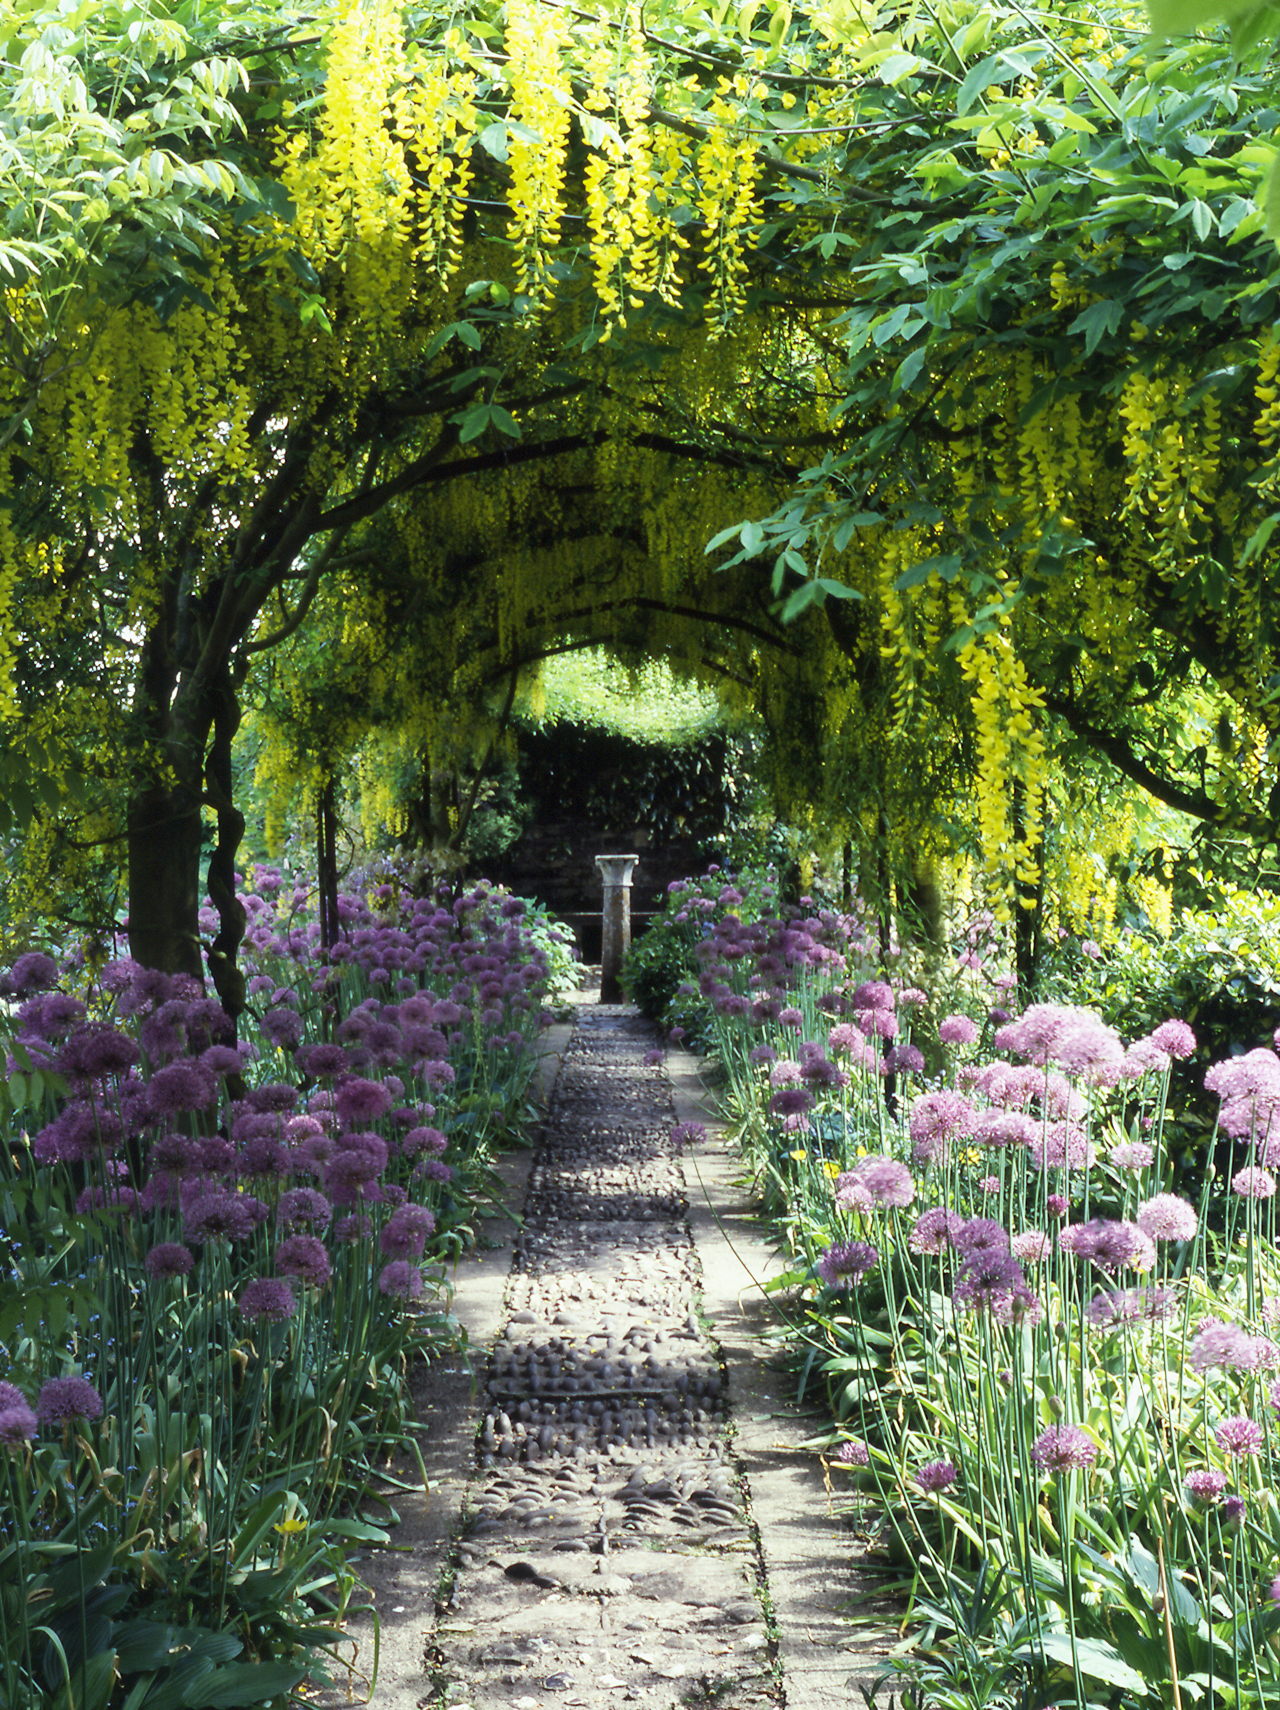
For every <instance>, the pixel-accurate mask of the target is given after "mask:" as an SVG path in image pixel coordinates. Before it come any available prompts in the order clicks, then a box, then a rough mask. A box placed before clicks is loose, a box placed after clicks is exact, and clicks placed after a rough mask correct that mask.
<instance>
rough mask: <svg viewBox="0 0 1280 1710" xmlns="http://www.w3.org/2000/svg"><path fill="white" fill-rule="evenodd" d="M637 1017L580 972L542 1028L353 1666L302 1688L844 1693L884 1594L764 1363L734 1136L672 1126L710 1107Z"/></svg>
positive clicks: (667, 1704)
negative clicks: (661, 1059) (684, 1133)
mask: <svg viewBox="0 0 1280 1710" xmlns="http://www.w3.org/2000/svg"><path fill="white" fill-rule="evenodd" d="M657 1043H658V1039H657V1035H656V1033H655V1031H654V1029H653V1028H652V1027H651V1026H650V1025H649V1024H648V1023H647V1022H645V1021H644V1020H642V1019H641V1018H640V1017H639V1016H638V1015H637V1014H636V1013H635V1011H634V1010H632V1009H630V1008H629V1007H624V1006H617V1007H614V1006H606V1005H600V1004H597V1003H596V1002H595V1001H594V994H593V993H590V992H584V993H582V994H580V995H579V1001H578V1003H577V1005H576V1006H575V1020H574V1022H573V1024H572V1026H571V1027H570V1026H561V1027H559V1028H557V1029H556V1030H554V1036H553V1038H552V1040H551V1043H550V1049H551V1052H552V1056H550V1057H548V1058H547V1059H545V1060H544V1085H545V1088H546V1089H547V1090H548V1091H549V1095H550V1102H549V1106H548V1110H547V1115H546V1118H545V1121H544V1123H543V1125H542V1129H541V1135H540V1139H539V1143H538V1145H537V1148H536V1150H535V1151H534V1153H533V1155H532V1158H531V1159H529V1158H528V1156H527V1155H524V1156H525V1158H526V1162H525V1164H524V1166H523V1168H522V1167H521V1165H520V1162H519V1158H518V1157H515V1156H513V1157H508V1158H507V1160H506V1161H505V1163H504V1170H505V1171H506V1173H507V1176H508V1184H507V1185H508V1204H509V1205H510V1206H511V1209H512V1210H513V1211H518V1212H519V1226H518V1231H517V1232H516V1233H515V1235H514V1238H510V1237H511V1232H512V1228H513V1225H512V1224H511V1223H510V1222H509V1221H507V1220H506V1219H505V1218H495V1219H494V1220H493V1221H492V1222H491V1223H490V1224H489V1225H488V1226H487V1232H486V1233H485V1234H482V1236H481V1239H480V1240H479V1242H478V1244H477V1246H476V1248H475V1249H474V1250H473V1251H472V1252H470V1253H469V1254H468V1255H467V1256H466V1258H465V1259H464V1260H463V1261H462V1263H461V1264H460V1266H459V1271H458V1275H457V1278H456V1284H457V1297H456V1302H455V1311H456V1313H457V1315H458V1317H459V1319H460V1320H461V1321H462V1322H463V1324H464V1326H465V1328H466V1330H467V1333H468V1336H469V1338H470V1347H471V1354H470V1358H469V1360H468V1361H466V1362H465V1363H457V1364H450V1363H448V1362H437V1363H435V1364H432V1365H430V1366H426V1367H423V1368H421V1369H420V1370H419V1371H418V1373H417V1374H416V1377H415V1380H414V1399H415V1404H416V1407H417V1411H418V1416H419V1420H420V1422H421V1425H422V1427H423V1430H424V1435H423V1437H422V1439H421V1447H422V1456H423V1460H424V1463H425V1469H426V1472H427V1475H428V1481H429V1490H428V1492H426V1493H423V1492H421V1491H419V1493H418V1495H417V1496H416V1497H414V1496H407V1495H405V1494H404V1492H405V1491H406V1490H407V1489H408V1486H407V1485H406V1484H403V1483H401V1484H400V1485H399V1486H397V1487H396V1488H394V1489H392V1490H390V1492H389V1494H390V1497H391V1498H392V1499H393V1500H394V1504H395V1507H396V1509H397V1511H398V1513H399V1516H400V1520H401V1524H400V1525H398V1526H396V1527H395V1528H394V1530H393V1532H392V1543H391V1546H390V1548H389V1549H386V1550H375V1551H373V1552H371V1553H370V1554H368V1555H366V1556H365V1557H364V1558H363V1559H361V1560H359V1561H358V1562H357V1570H358V1572H359V1573H360V1575H361V1577H362V1580H363V1581H364V1583H365V1588H366V1590H367V1593H368V1596H369V1599H370V1602H369V1604H368V1607H367V1608H366V1610H365V1611H364V1613H363V1615H361V1614H359V1613H357V1614H356V1615H355V1616H354V1617H353V1618H352V1619H351V1620H350V1621H349V1622H348V1631H349V1633H350V1636H351V1644H352V1646H353V1647H354V1654H355V1660H354V1662H353V1664H352V1670H353V1672H352V1675H351V1678H350V1680H349V1681H348V1682H347V1683H346V1686H345V1690H344V1689H343V1686H342V1684H341V1681H339V1682H338V1683H335V1687H334V1688H332V1689H329V1690H327V1691H320V1692H318V1693H317V1694H316V1695H315V1698H316V1710H341V1707H342V1706H343V1705H347V1704H350V1703H351V1702H353V1701H359V1700H364V1699H366V1698H368V1699H369V1700H370V1702H371V1703H372V1706H373V1710H560V1707H563V1710H606V1707H608V1710H676V1707H677V1706H681V1707H687V1706H696V1705H706V1706H716V1707H718V1710H848V1707H849V1706H851V1705H853V1706H861V1705H862V1704H863V1703H864V1696H863V1691H862V1688H863V1687H864V1686H865V1685H866V1683H867V1682H868V1681H870V1680H872V1679H873V1678H874V1677H875V1675H876V1674H877V1673H878V1672H879V1666H880V1663H881V1661H882V1659H883V1657H884V1655H885V1653H886V1650H887V1648H888V1646H889V1644H891V1643H892V1641H893V1639H894V1638H895V1637H896V1634H894V1632H893V1630H892V1627H891V1626H890V1625H888V1624H887V1622H886V1619H885V1617H892V1616H894V1613H895V1612H894V1610H893V1607H892V1606H891V1605H890V1606H888V1607H887V1608H886V1607H884V1606H880V1605H877V1603H876V1600H875V1596H874V1587H873V1586H871V1585H869V1583H868V1581H867V1578H866V1575H865V1571H864V1569H863V1568H862V1566H861V1558H862V1551H863V1541H862V1540H860V1539H858V1537H857V1536H856V1533H854V1532H853V1531H851V1530H850V1528H849V1527H848V1526H847V1525H846V1524H845V1522H844V1520H843V1519H842V1518H841V1515H840V1511H839V1502H838V1499H837V1500H834V1501H833V1493H832V1491H831V1488H830V1486H829V1485H828V1484H827V1482H826V1479H825V1477H824V1474H823V1471H822V1469H821V1465H820V1463H819V1461H818V1458H817V1456H816V1455H815V1454H814V1453H813V1452H812V1450H811V1449H809V1448H807V1447H806V1446H805V1439H806V1438H807V1437H808V1435H809V1434H810V1433H811V1432H812V1431H813V1430H814V1429H816V1428H817V1427H818V1424H819V1422H818V1420H816V1419H813V1418H809V1417H806V1416H804V1415H803V1414H800V1413H798V1412H797V1410H796V1408H795V1407H794V1405H793V1401H792V1391H793V1382H792V1380H791V1378H790V1377H789V1376H788V1375H787V1374H786V1373H785V1372H784V1371H782V1370H780V1369H778V1368H777V1367H776V1366H775V1365H774V1364H773V1363H771V1358H770V1355H771V1349H772V1344H770V1343H769V1342H767V1341H766V1340H764V1339H763V1336H764V1333H765V1332H766V1331H767V1330H768V1329H769V1328H770V1327H771V1326H772V1324H773V1322H774V1321H773V1316H772V1309H771V1308H770V1307H769V1305H768V1304H767V1302H766V1300H765V1297H764V1296H763V1294H762V1292H761V1289H760V1286H759V1285H760V1280H761V1278H762V1277H763V1276H764V1275H765V1273H766V1272H767V1270H768V1268H769V1265H770V1262H771V1254H770V1250H769V1248H768V1246H767V1244H766V1242H765V1241H764V1239H763V1237H762V1235H761V1232H760V1230H759V1228H758V1226H757V1225H756V1223H755V1220H754V1216H753V1210H752V1205H751V1201H750V1194H749V1192H748V1190H747V1189H746V1188H745V1187H743V1186H742V1185H740V1184H738V1183H737V1180H736V1178H737V1173H738V1165H737V1163H736V1160H735V1159H734V1157H733V1156H732V1154H731V1153H730V1151H729V1150H728V1148H727V1147H725V1146H724V1145H723V1144H722V1143H719V1142H717V1141H714V1140H713V1141H712V1142H710V1143H709V1144H708V1145H707V1146H706V1147H705V1148H702V1147H700V1148H699V1149H698V1152H697V1154H696V1155H691V1154H690V1153H689V1152H687V1151H685V1152H682V1151H681V1150H680V1149H679V1148H678V1147H676V1146H675V1145H674V1144H673V1142H672V1140H671V1137H670V1136H671V1129H672V1126H673V1124H674V1123H675V1122H684V1121H688V1120H690V1119H692V1118H697V1119H700V1120H703V1121H706V1122H707V1123H708V1126H709V1127H711V1128H712V1129H713V1131H714V1126H715V1125H714V1122H713V1121H712V1119H711V1114H710V1109H709V1102H710V1101H709V1100H708V1099H707V1096H706V1094H705V1091H704V1089H703V1087H702V1084H701V1081H700V1078H699V1066H698V1064H697V1063H696V1061H695V1060H694V1059H693V1058H691V1057H687V1056H685V1055H684V1054H683V1053H679V1052H669V1053H668V1055H667V1060H666V1063H665V1065H664V1066H661V1067H653V1066H650V1065H647V1064H646V1063H645V1061H644V1058H645V1055H646V1053H648V1052H650V1051H652V1050H653V1048H654V1047H655V1045H656V1044H657ZM495 1235H496V1237H497V1238H496V1239H494V1238H493V1237H494V1236H495ZM406 1473H407V1469H406ZM371 1517H374V1516H371ZM881 1610H882V1611H883V1612H882V1613H880V1612H879V1611H881ZM851 1615H852V1616H853V1617H855V1619H854V1620H853V1621H851V1619H850V1617H851ZM375 1617H376V1620H375ZM858 1617H860V1618H861V1619H860V1620H859V1619H858ZM379 1655H380V1662H378V1663H377V1664H375V1662H374V1659H375V1658H376V1657H379ZM375 1673H376V1685H374V1686H373V1689H372V1692H371V1693H370V1690H369V1688H370V1683H371V1680H372V1677H373V1676H374V1674H375ZM880 1702H882V1703H885V1704H887V1703H888V1699H887V1697H882V1698H881V1700H880Z"/></svg>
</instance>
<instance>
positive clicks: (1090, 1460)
mask: <svg viewBox="0 0 1280 1710" xmlns="http://www.w3.org/2000/svg"><path fill="white" fill-rule="evenodd" d="M1097 1458H1098V1445H1097V1444H1096V1443H1095V1442H1094V1440H1093V1438H1092V1437H1091V1436H1090V1435H1089V1433H1088V1432H1087V1431H1086V1430H1085V1429H1084V1427H1083V1426H1082V1425H1050V1427H1049V1429H1048V1430H1047V1431H1042V1432H1041V1433H1040V1435H1039V1436H1038V1437H1037V1438H1036V1440H1035V1442H1034V1443H1032V1445H1031V1459H1032V1461H1033V1462H1034V1463H1035V1465H1036V1466H1038V1467H1039V1468H1040V1470H1041V1471H1042V1472H1053V1473H1060V1472H1071V1471H1073V1470H1074V1471H1083V1470H1084V1469H1085V1468H1086V1467H1091V1466H1092V1465H1093V1464H1094V1462H1095V1461H1096V1460H1097Z"/></svg>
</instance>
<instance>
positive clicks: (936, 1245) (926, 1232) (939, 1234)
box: [907, 1205, 965, 1254]
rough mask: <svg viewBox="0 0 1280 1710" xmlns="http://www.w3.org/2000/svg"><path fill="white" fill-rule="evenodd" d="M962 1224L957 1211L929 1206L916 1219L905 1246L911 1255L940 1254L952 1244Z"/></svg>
mask: <svg viewBox="0 0 1280 1710" xmlns="http://www.w3.org/2000/svg"><path fill="white" fill-rule="evenodd" d="M964 1222H965V1220H964V1218H963V1217H961V1215H960V1213H959V1212H958V1211H948V1210H947V1208H946V1206H943V1205H931V1206H930V1207H929V1209H928V1210H927V1211H922V1212H921V1213H920V1215H919V1217H917V1218H916V1222H915V1228H914V1229H913V1230H912V1231H911V1233H910V1235H908V1236H907V1246H908V1247H909V1248H910V1249H911V1251H912V1252H913V1253H921V1254H926V1253H941V1252H943V1251H944V1249H946V1248H947V1247H949V1246H951V1245H952V1244H953V1242H954V1241H955V1238H956V1236H957V1235H958V1234H959V1233H960V1231H961V1230H962V1229H963V1228H964Z"/></svg>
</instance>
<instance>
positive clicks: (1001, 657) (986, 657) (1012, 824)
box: [960, 623, 1047, 920]
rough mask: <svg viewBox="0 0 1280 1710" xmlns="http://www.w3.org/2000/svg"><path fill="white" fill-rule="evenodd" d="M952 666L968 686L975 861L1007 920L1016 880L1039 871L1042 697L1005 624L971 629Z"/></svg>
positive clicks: (1027, 882)
mask: <svg viewBox="0 0 1280 1710" xmlns="http://www.w3.org/2000/svg"><path fill="white" fill-rule="evenodd" d="M960 668H961V671H962V673H963V675H964V678H965V680H966V682H967V683H968V684H969V685H970V693H971V704H972V707H973V717H974V723H975V726H976V742H977V750H978V767H977V778H976V784H975V788H976V795H977V801H976V807H977V817H978V831H979V841H980V844H981V847H982V852H983V864H984V869H985V871H986V873H987V876H988V880H989V882H990V884H991V889H992V903H993V908H994V910H995V913H996V915H997V917H998V918H1000V919H1001V920H1007V919H1009V918H1010V913H1011V909H1012V904H1013V902H1014V900H1015V897H1016V896H1017V889H1018V886H1019V885H1022V886H1034V884H1035V883H1036V881H1037V879H1038V878H1039V876H1040V845H1041V841H1042V835H1043V829H1044V796H1045V781H1046V771H1047V767H1046V751H1045V742H1044V735H1043V733H1042V731H1041V729H1040V723H1039V718H1040V713H1041V711H1042V708H1043V697H1042V695H1041V694H1040V692H1039V691H1038V690H1036V689H1034V688H1032V686H1031V684H1030V683H1029V682H1028V680H1027V674H1026V670H1025V668H1024V666H1023V664H1022V661H1021V660H1020V659H1019V658H1018V656H1017V654H1016V652H1015V651H1014V647H1013V641H1012V638H1011V635H1010V633H1009V628H1008V626H1007V623H1006V624H1004V625H1001V626H999V627H997V628H996V629H993V630H991V631H989V632H988V633H987V634H986V635H985V636H975V637H974V638H973V639H972V640H971V641H970V642H969V643H968V644H967V645H966V646H965V647H964V649H963V650H962V652H961V655H960ZM1015 794H1016V795H1017V796H1018V798H1019V799H1018V800H1017V801H1015Z"/></svg>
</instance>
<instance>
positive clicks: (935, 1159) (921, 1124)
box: [911, 1092, 974, 1164]
mask: <svg viewBox="0 0 1280 1710" xmlns="http://www.w3.org/2000/svg"><path fill="white" fill-rule="evenodd" d="M973 1123H974V1110H973V1106H972V1105H971V1104H970V1103H969V1100H968V1099H967V1098H965V1096H964V1095H963V1093H956V1092H936V1093H921V1095H920V1097H919V1098H918V1099H917V1100H916V1101H915V1103H914V1104H913V1105H912V1107H911V1156H912V1157H913V1158H914V1159H915V1161H916V1162H917V1163H918V1164H934V1163H940V1162H941V1161H942V1159H943V1158H944V1157H945V1156H946V1151H947V1147H948V1144H949V1143H950V1142H951V1141H952V1140H961V1139H964V1138H965V1137H966V1136H967V1135H969V1134H971V1133H972V1132H973Z"/></svg>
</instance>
